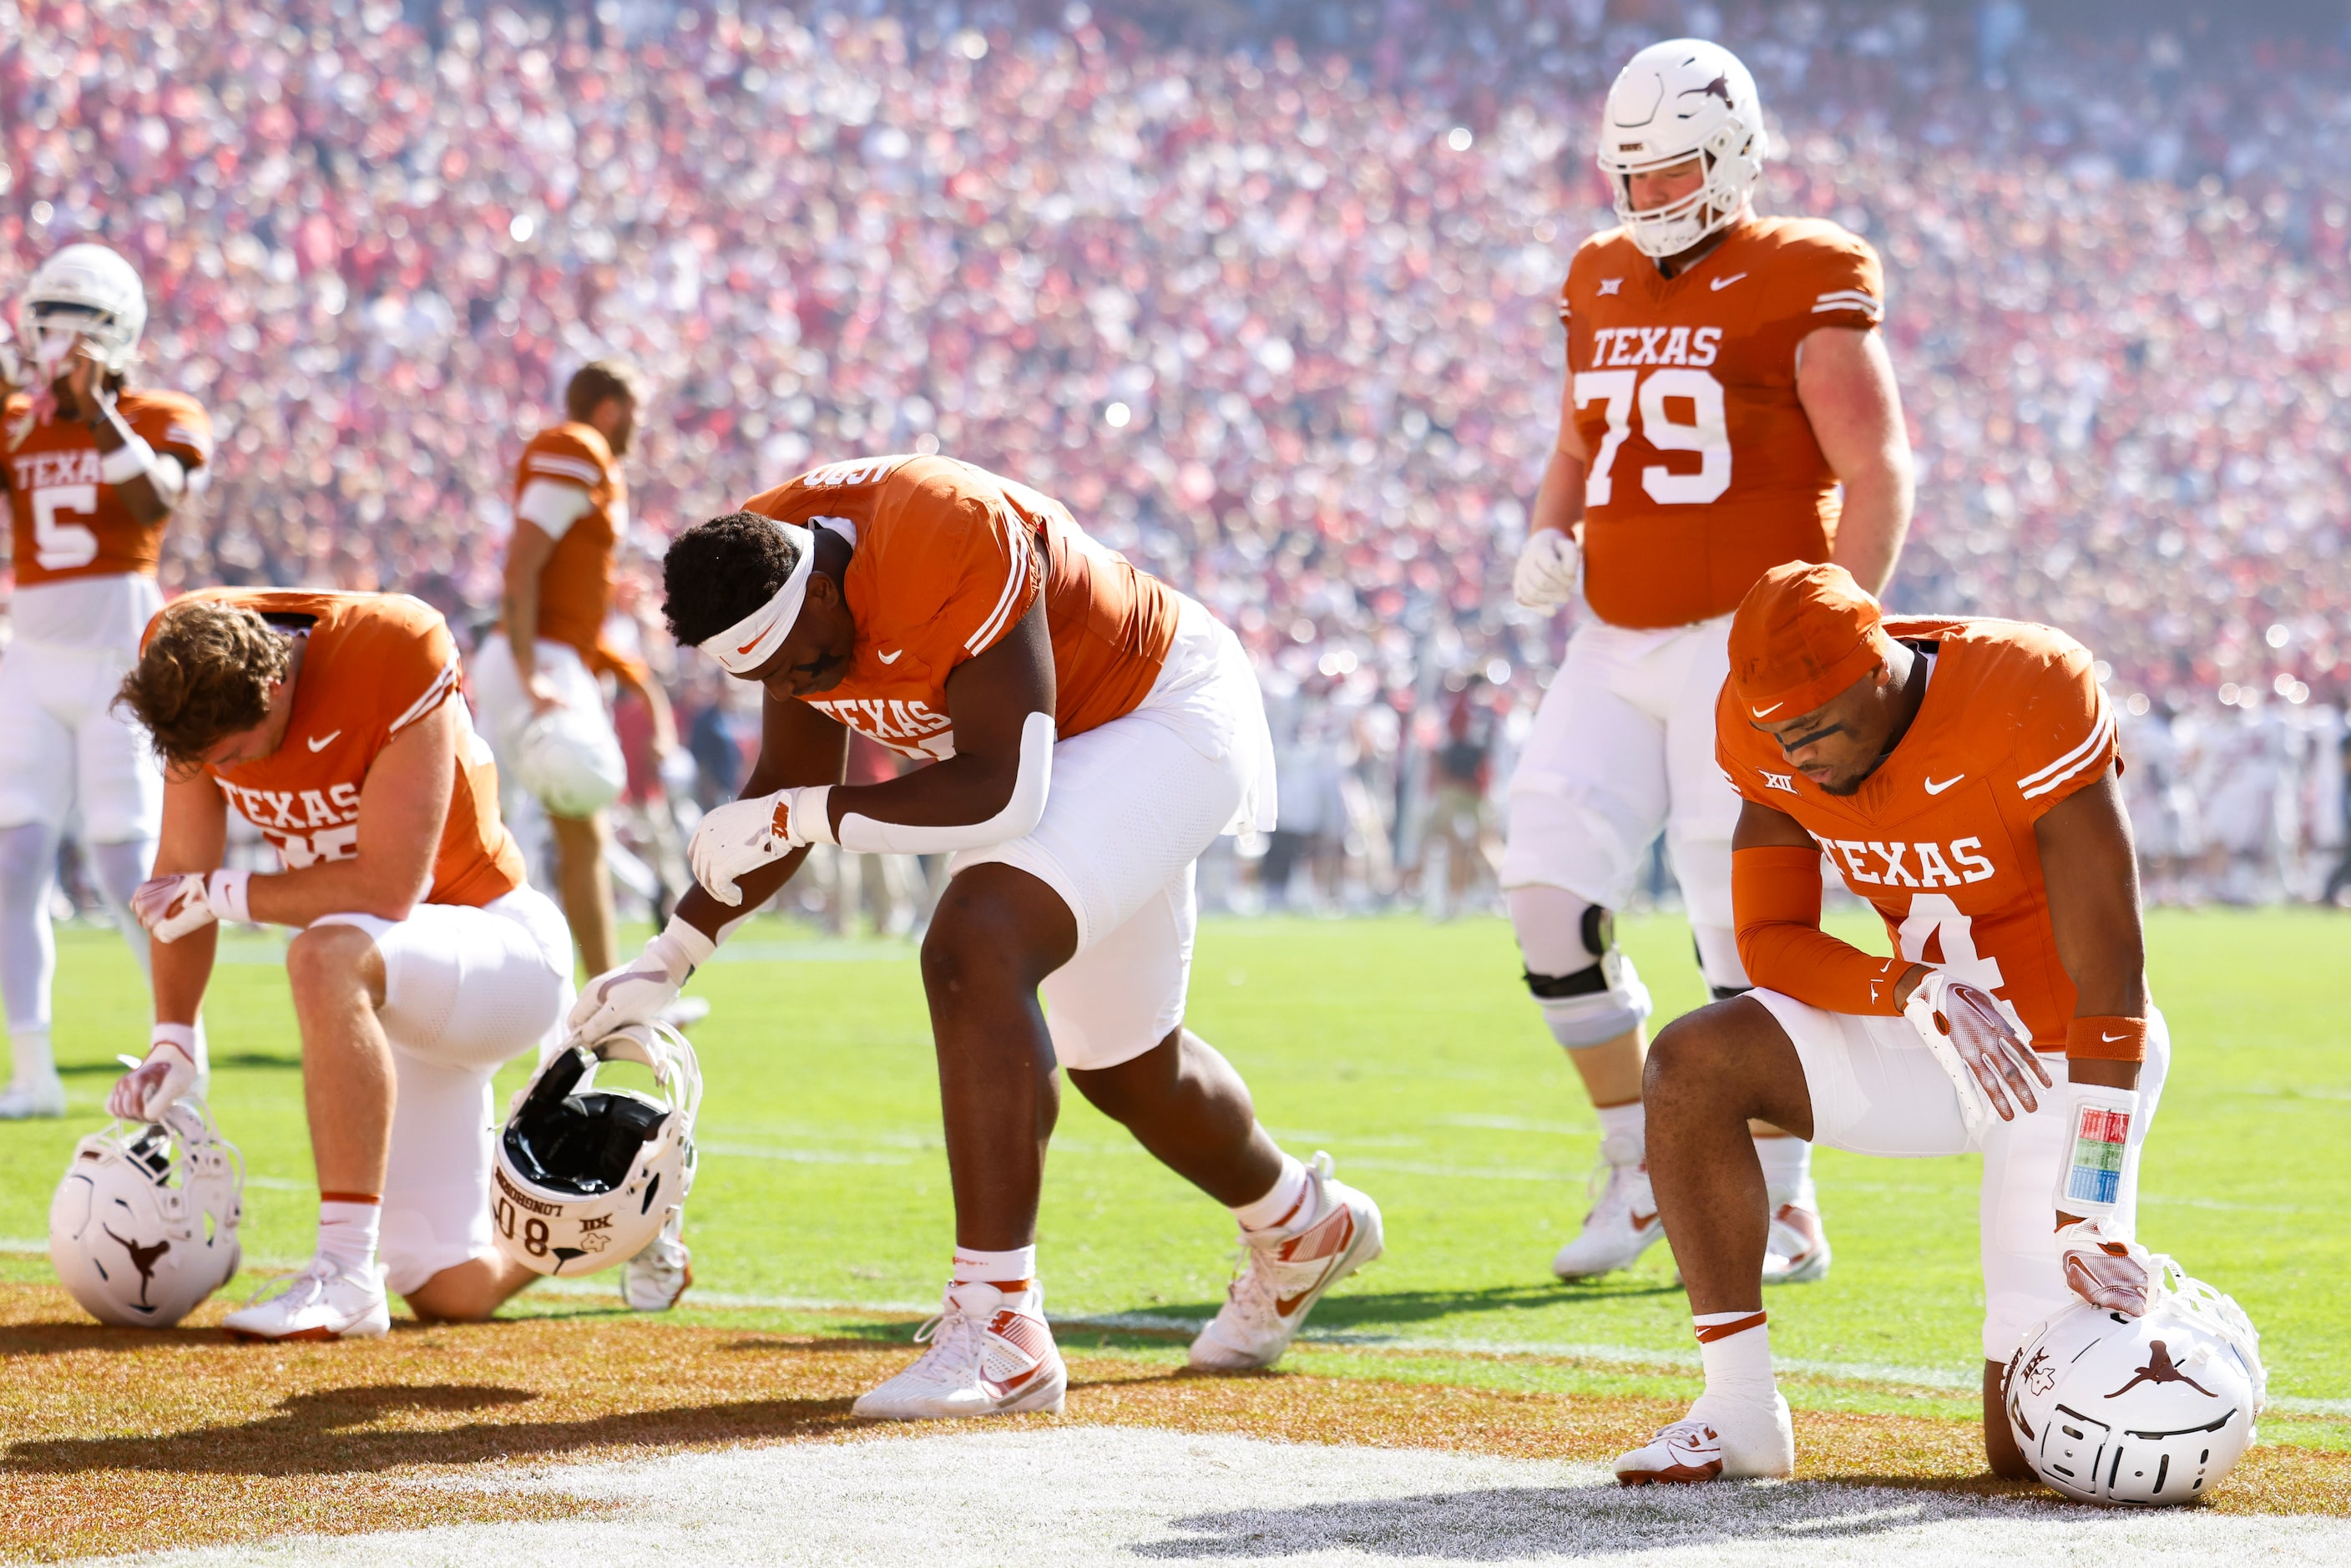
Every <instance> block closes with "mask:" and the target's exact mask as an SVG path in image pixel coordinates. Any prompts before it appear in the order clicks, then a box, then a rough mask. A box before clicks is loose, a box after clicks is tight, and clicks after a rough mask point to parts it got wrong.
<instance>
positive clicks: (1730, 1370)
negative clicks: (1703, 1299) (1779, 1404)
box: [1690, 1311, 1778, 1405]
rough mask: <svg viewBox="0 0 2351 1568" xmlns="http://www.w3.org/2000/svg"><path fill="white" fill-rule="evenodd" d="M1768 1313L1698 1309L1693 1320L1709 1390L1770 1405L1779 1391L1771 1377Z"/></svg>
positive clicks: (1732, 1397) (1728, 1396)
mask: <svg viewBox="0 0 2351 1568" xmlns="http://www.w3.org/2000/svg"><path fill="white" fill-rule="evenodd" d="M1764 1318H1765V1314H1764V1313H1763V1312H1760V1311H1758V1312H1699V1313H1698V1314H1697V1315H1695V1316H1694V1317H1692V1318H1691V1319H1690V1322H1691V1324H1692V1326H1693V1327H1694V1328H1695V1329H1696V1330H1697V1332H1698V1360H1699V1361H1700V1362H1702V1363H1704V1364H1705V1366H1706V1391H1707V1392H1708V1394H1719V1395H1721V1396H1724V1397H1725V1398H1729V1399H1744V1400H1746V1401H1748V1402H1749V1403H1750V1404H1762V1405H1769V1404H1771V1396H1772V1395H1773V1394H1774V1393H1776V1392H1777V1391H1778V1385H1777V1384H1775V1383H1774V1382H1773V1381H1772V1377H1771V1326H1770V1325H1769V1324H1768V1323H1767V1322H1765V1321H1764Z"/></svg>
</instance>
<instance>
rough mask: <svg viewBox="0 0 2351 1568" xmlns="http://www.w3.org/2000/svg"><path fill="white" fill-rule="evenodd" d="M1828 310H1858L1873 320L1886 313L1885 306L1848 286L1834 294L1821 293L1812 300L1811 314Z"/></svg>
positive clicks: (1816, 314) (1818, 313)
mask: <svg viewBox="0 0 2351 1568" xmlns="http://www.w3.org/2000/svg"><path fill="white" fill-rule="evenodd" d="M1829 310H1858V311H1860V312H1861V313H1862V314H1863V315H1865V316H1866V317H1868V318H1869V319H1871V320H1873V321H1875V320H1876V319H1878V318H1879V317H1880V316H1883V315H1884V314H1885V313H1886V307H1885V306H1883V305H1881V304H1879V303H1878V302H1877V301H1876V300H1875V299H1873V298H1870V297H1869V296H1868V295H1866V294H1864V293H1862V292H1861V291H1860V290H1859V289H1857V288H1848V289H1844V290H1841V291H1840V292H1837V293H1834V294H1823V295H1822V296H1821V297H1820V298H1818V299H1816V300H1814V301H1813V315H1815V316H1818V315H1820V314H1822V313H1823V311H1829Z"/></svg>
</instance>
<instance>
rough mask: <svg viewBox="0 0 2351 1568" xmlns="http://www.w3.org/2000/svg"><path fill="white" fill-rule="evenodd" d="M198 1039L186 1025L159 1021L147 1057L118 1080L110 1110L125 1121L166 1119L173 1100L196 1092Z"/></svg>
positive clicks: (110, 1098) (108, 1098)
mask: <svg viewBox="0 0 2351 1568" xmlns="http://www.w3.org/2000/svg"><path fill="white" fill-rule="evenodd" d="M194 1041H195V1030H193V1029H191V1028H189V1027H188V1026H186V1025H183V1024H167V1023H159V1024H157V1025H156V1026H155V1033H154V1036H153V1040H152V1043H151V1044H150V1045H149V1046H148V1047H147V1060H146V1061H142V1062H141V1063H140V1064H139V1065H138V1066H137V1067H134V1068H132V1069H131V1071H129V1072H126V1073H124V1074H123V1075H122V1076H121V1077H120V1078H118V1079H116V1080H115V1082H114V1088H113V1089H112V1090H111V1091H110V1092H109V1093H108V1094H107V1096H106V1113H107V1114H108V1115H110V1116H113V1117H117V1118H119V1119H120V1120H121V1121H125V1122H160V1121H162V1118H163V1112H164V1109H165V1108H166V1107H167V1106H169V1105H170V1104H171V1103H172V1101H174V1100H177V1099H180V1098H181V1097H182V1096H183V1095H186V1094H190V1093H193V1092H194V1091H195V1087H196V1053H195V1050H194ZM123 1060H124V1061H129V1060H130V1058H128V1057H125V1058H124V1059H123Z"/></svg>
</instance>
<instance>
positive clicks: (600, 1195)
mask: <svg viewBox="0 0 2351 1568" xmlns="http://www.w3.org/2000/svg"><path fill="white" fill-rule="evenodd" d="M610 1061H634V1062H640V1063H643V1065H644V1066H646V1067H650V1068H651V1069H653V1083H654V1088H655V1089H656V1091H657V1092H658V1093H659V1096H660V1097H659V1098H656V1097H655V1096H654V1095H653V1094H646V1093H642V1092H638V1091H636V1090H633V1089H604V1088H600V1087H598V1086H597V1083H596V1071H597V1069H598V1067H599V1066H601V1064H603V1063H605V1062H610ZM701 1103H702V1071H701V1068H700V1066H699V1065H698V1064H697V1063H696V1062H695V1057H694V1048H693V1047H692V1046H690V1045H688V1044H687V1043H686V1042H685V1037H684V1036H683V1035H681V1034H679V1033H678V1032H677V1031H676V1030H673V1029H671V1028H669V1027H668V1026H667V1025H665V1024H659V1023H655V1024H637V1025H632V1026H631V1027H629V1028H627V1029H624V1030H620V1031H618V1032H617V1033H614V1034H610V1035H607V1036H605V1037H604V1038H603V1039H601V1040H596V1041H593V1042H579V1041H574V1042H571V1043H569V1044H567V1045H565V1046H564V1047H562V1048H561V1049H559V1050H557V1051H553V1052H550V1053H549V1056H548V1057H547V1059H546V1060H545V1061H542V1062H540V1063H539V1067H538V1071H537V1072H534V1073H533V1074H531V1078H530V1082H528V1083H526V1084H524V1085H523V1086H522V1088H520V1089H519V1090H517V1091H516V1092H515V1097H514V1100H513V1102H512V1103H511V1105H510V1106H509V1107H508V1110H507V1124H506V1126H505V1128H504V1129H503V1130H502V1131H501V1132H500V1133H499V1134H498V1143H497V1156H498V1165H497V1173H496V1180H495V1181H494V1183H493V1185H492V1187H491V1191H490V1223H491V1227H492V1228H493V1229H494V1230H495V1232H496V1239H497V1247H498V1250H499V1251H500V1252H502V1253H504V1254H505V1255H506V1256H507V1257H508V1258H511V1259H513V1260H515V1261H516V1262H517V1263H519V1264H521V1265H522V1266H523V1267H524V1268H526V1269H530V1270H536V1271H537V1272H538V1273H541V1274H560V1275H563V1276H565V1277H567V1278H571V1277H576V1276H578V1275H581V1274H593V1273H595V1272H597V1271H598V1270H603V1269H609V1268H611V1266H612V1265H614V1264H616V1263H622V1262H625V1261H627V1260H629V1259H631V1258H632V1257H634V1256H636V1254H637V1253H638V1252H640V1251H642V1250H643V1249H644V1248H645V1246H646V1245H647V1244H648V1243H650V1242H651V1241H652V1240H653V1238H654V1237H655V1236H657V1235H658V1234H660V1232H661V1228H662V1225H663V1223H664V1221H665V1220H666V1219H667V1218H669V1216H670V1215H671V1214H672V1213H674V1212H675V1211H677V1210H679V1209H681V1208H683V1207H684V1205H685V1197H686V1194H687V1193H688V1192H689V1191H690V1190H691V1189H692V1188H693V1186H694V1165H695V1154H694V1118H695V1112H696V1111H697V1110H698V1109H699V1108H700V1106H701Z"/></svg>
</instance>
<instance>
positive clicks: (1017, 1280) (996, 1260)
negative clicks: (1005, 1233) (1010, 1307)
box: [955, 1241, 1037, 1295]
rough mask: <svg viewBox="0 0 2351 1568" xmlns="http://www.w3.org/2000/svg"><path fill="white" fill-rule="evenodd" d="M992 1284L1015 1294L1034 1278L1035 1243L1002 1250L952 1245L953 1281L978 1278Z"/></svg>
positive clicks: (1029, 1284) (973, 1281)
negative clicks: (953, 1261)
mask: <svg viewBox="0 0 2351 1568" xmlns="http://www.w3.org/2000/svg"><path fill="white" fill-rule="evenodd" d="M983 1281H984V1282H986V1283H987V1284H990V1285H993V1286H995V1287H996V1288H997V1289H998V1290H999V1291H1005V1292H1007V1293H1008V1294H1015V1295H1017V1294H1019V1292H1020V1291H1026V1290H1028V1289H1029V1288H1030V1287H1031V1286H1033V1285H1034V1284H1036V1282H1037V1244H1036V1243H1035V1242H1033V1241H1032V1242H1030V1243H1029V1245H1028V1246H1026V1247H1014V1248H1009V1249H1007V1250H1005V1251H1002V1252H985V1251H982V1250H981V1249H978V1248H977V1247H958V1248H956V1249H955V1282H956V1284H958V1285H969V1284H975V1283H980V1282H983Z"/></svg>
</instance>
